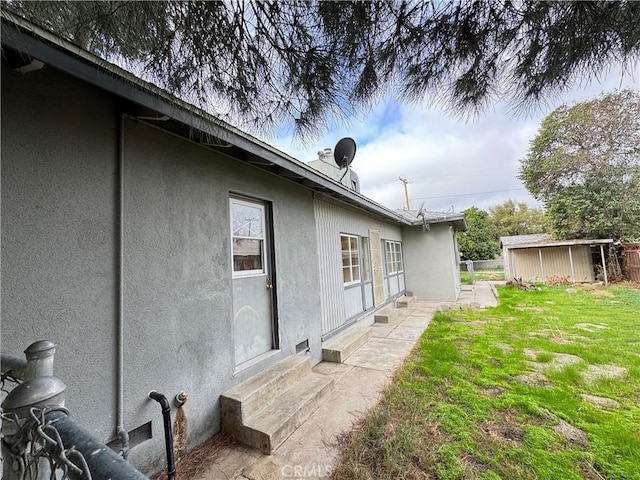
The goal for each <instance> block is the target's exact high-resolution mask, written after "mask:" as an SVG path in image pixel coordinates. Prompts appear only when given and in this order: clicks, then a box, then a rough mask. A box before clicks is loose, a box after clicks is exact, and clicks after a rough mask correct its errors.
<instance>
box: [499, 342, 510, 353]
mask: <svg viewBox="0 0 640 480" xmlns="http://www.w3.org/2000/svg"><path fill="white" fill-rule="evenodd" d="M496 347H498V348H499V349H500V350H502V353H511V352H513V347H512V346H511V345H509V344H508V343H504V342H499V343H496Z"/></svg>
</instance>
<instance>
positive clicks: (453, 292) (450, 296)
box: [402, 223, 460, 302]
mask: <svg viewBox="0 0 640 480" xmlns="http://www.w3.org/2000/svg"><path fill="white" fill-rule="evenodd" d="M402 238H403V249H404V264H405V280H406V288H407V290H410V291H412V292H414V294H415V295H416V296H417V297H418V300H427V301H447V302H453V301H455V300H457V298H458V294H459V285H460V280H459V271H458V267H457V264H456V252H455V243H454V240H453V230H452V228H451V227H450V226H449V225H448V224H445V223H437V224H432V225H431V230H430V231H428V232H424V231H423V230H422V227H403V228H402Z"/></svg>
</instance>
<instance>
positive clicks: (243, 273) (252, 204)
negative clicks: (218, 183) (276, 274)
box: [229, 197, 267, 278]
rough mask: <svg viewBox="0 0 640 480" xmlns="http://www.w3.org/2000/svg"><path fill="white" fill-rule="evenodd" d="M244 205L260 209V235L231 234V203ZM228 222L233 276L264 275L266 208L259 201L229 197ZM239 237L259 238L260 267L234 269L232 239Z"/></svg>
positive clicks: (265, 264)
mask: <svg viewBox="0 0 640 480" xmlns="http://www.w3.org/2000/svg"><path fill="white" fill-rule="evenodd" d="M234 204H238V205H244V206H247V207H251V208H257V209H259V210H260V217H261V222H262V236H260V237H247V236H242V235H234V234H233V205H234ZM229 222H230V233H231V272H232V276H233V278H243V277H259V276H261V275H266V274H267V271H266V268H267V255H266V254H267V250H266V243H267V242H266V240H267V239H266V238H265V235H266V232H267V216H266V209H265V206H264V204H263V203H260V202H257V201H255V202H252V201H250V200H243V199H240V198H237V197H231V198H229ZM236 238H239V239H248V240H261V241H262V243H261V251H260V255H261V258H262V268H260V269H254V270H238V271H236V269H235V262H234V259H233V240H234V239H236Z"/></svg>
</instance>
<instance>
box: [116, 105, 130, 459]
mask: <svg viewBox="0 0 640 480" xmlns="http://www.w3.org/2000/svg"><path fill="white" fill-rule="evenodd" d="M124 120H125V115H124V114H120V125H119V127H120V131H119V136H118V190H119V198H118V235H119V239H118V367H117V368H118V387H117V388H118V401H117V418H116V422H117V425H116V435H117V437H118V439H119V440H120V446H121V449H122V450H121V451H122V456H123V457H124V458H127V457H128V455H129V433H128V432H127V431H126V430H125V428H124Z"/></svg>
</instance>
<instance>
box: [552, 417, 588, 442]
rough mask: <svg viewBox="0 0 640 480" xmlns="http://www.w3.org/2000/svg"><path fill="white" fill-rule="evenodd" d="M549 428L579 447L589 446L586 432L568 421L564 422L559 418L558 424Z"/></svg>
mask: <svg viewBox="0 0 640 480" xmlns="http://www.w3.org/2000/svg"><path fill="white" fill-rule="evenodd" d="M551 429H552V430H553V431H554V432H556V433H557V434H558V435H560V436H562V437H564V438H565V440H567V442H569V443H570V444H573V445H576V446H578V447H580V448H587V447H588V446H589V439H588V438H587V434H586V433H584V431H582V430H580V429H579V428H578V427H574V426H573V425H571V424H570V423H567V422H565V421H564V420H562V419H561V418H560V419H558V424H557V425H554V426H553V427H551Z"/></svg>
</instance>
